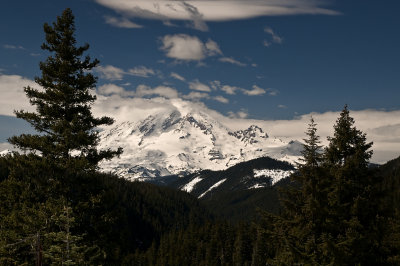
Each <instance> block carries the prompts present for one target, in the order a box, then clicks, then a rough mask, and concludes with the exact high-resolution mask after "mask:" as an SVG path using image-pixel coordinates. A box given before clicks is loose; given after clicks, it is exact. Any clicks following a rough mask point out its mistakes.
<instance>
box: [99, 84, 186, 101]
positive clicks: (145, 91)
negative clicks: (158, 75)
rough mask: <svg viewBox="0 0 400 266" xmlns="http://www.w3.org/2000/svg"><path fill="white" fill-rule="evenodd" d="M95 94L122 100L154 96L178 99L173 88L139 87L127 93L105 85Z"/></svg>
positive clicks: (110, 85)
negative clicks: (117, 97) (114, 96)
mask: <svg viewBox="0 0 400 266" xmlns="http://www.w3.org/2000/svg"><path fill="white" fill-rule="evenodd" d="M97 93H98V94H100V95H103V96H111V95H118V96H120V97H124V98H128V97H145V96H155V95H156V96H161V97H165V98H178V96H179V94H178V91H177V90H175V89H173V88H170V87H167V86H157V87H155V88H151V87H149V86H146V85H139V86H137V88H136V90H135V91H129V90H126V89H125V88H123V87H120V86H117V85H115V84H105V85H102V86H100V87H98V88H97Z"/></svg>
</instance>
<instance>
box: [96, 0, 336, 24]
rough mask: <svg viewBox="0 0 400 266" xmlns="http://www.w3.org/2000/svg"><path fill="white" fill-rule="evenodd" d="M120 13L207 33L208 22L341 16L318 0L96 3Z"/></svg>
mask: <svg viewBox="0 0 400 266" xmlns="http://www.w3.org/2000/svg"><path fill="white" fill-rule="evenodd" d="M96 2H97V3H98V4H100V5H103V6H105V7H108V8H110V9H112V10H114V11H116V12H118V13H120V14H123V15H124V16H127V17H132V18H145V19H157V20H161V21H168V20H186V21H191V26H192V27H194V28H196V29H199V30H207V25H205V23H204V22H205V21H228V20H238V19H249V18H255V17H261V16H279V15H299V14H313V15H314V14H323V15H337V14H339V13H338V12H336V11H333V10H329V9H326V8H324V7H323V4H324V1H315V0H301V1H299V0H269V1H259V0H247V1H237V0H213V1H209V0H191V1H174V0H130V1H126V0H96Z"/></svg>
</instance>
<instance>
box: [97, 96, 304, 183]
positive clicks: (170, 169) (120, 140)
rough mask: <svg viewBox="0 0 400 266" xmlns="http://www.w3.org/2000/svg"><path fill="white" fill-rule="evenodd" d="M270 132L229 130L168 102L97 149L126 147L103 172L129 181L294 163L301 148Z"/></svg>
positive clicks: (106, 135) (107, 136)
mask: <svg viewBox="0 0 400 266" xmlns="http://www.w3.org/2000/svg"><path fill="white" fill-rule="evenodd" d="M267 130H268V129H263V128H261V127H259V126H257V125H251V126H250V127H248V128H244V129H242V130H236V131H235V130H231V129H229V128H227V127H226V126H224V125H223V124H222V123H220V122H218V121H217V119H215V118H213V117H212V116H211V115H210V114H207V113H205V112H204V111H201V110H200V111H199V110H195V109H194V108H192V107H191V106H190V104H187V102H186V103H185V102H182V101H176V102H173V101H172V102H171V108H170V109H168V111H165V110H164V109H163V110H162V111H154V112H152V113H151V114H149V115H148V116H147V117H146V118H145V119H141V120H138V121H125V122H122V123H119V124H116V125H115V126H113V127H110V128H107V129H104V130H103V131H102V132H101V133H100V139H101V141H100V148H115V147H122V148H124V153H123V154H122V155H121V157H120V158H115V159H113V160H111V161H105V162H102V164H101V168H102V169H103V170H104V171H110V172H113V173H116V174H118V175H120V176H123V177H125V178H127V179H130V180H141V181H145V180H151V179H154V178H156V177H160V176H168V175H180V176H184V175H187V174H190V173H194V172H198V171H200V170H205V169H209V170H214V171H218V170H224V169H227V168H228V167H230V166H233V165H236V164H238V163H240V162H245V161H248V160H251V159H255V158H260V157H264V156H269V157H272V158H275V159H279V160H284V161H289V162H293V161H294V160H296V159H297V158H298V156H299V155H300V150H301V147H302V146H301V143H299V142H297V141H290V140H288V141H286V140H282V139H279V138H276V137H273V136H269V135H268V133H267Z"/></svg>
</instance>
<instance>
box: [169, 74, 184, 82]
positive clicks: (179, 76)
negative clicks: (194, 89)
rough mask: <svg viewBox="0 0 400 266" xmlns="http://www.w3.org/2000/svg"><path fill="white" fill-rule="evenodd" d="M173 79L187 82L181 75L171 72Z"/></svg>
mask: <svg viewBox="0 0 400 266" xmlns="http://www.w3.org/2000/svg"><path fill="white" fill-rule="evenodd" d="M171 77H173V78H174V79H177V80H180V81H185V80H186V79H185V78H184V77H182V76H181V75H179V74H177V73H175V72H171Z"/></svg>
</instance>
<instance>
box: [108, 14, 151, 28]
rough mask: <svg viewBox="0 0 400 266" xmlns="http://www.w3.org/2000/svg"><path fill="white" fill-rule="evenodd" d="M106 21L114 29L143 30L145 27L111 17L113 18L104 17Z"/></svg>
mask: <svg viewBox="0 0 400 266" xmlns="http://www.w3.org/2000/svg"><path fill="white" fill-rule="evenodd" d="M104 19H105V20H106V23H107V24H110V25H112V26H114V27H118V28H127V29H138V28H143V26H141V25H139V24H136V23H133V22H132V21H130V20H129V19H127V18H124V17H123V18H116V17H111V16H104Z"/></svg>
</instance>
